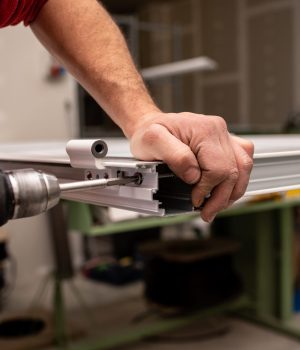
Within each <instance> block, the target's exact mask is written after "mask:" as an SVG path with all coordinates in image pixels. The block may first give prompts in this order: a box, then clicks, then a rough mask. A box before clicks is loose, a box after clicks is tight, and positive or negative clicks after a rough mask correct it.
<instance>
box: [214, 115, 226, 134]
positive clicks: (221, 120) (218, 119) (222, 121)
mask: <svg viewBox="0 0 300 350" xmlns="http://www.w3.org/2000/svg"><path fill="white" fill-rule="evenodd" d="M214 119H215V123H216V124H217V125H218V127H220V128H222V129H225V130H226V131H227V123H226V121H225V119H224V118H222V117H219V116H215V117H214Z"/></svg>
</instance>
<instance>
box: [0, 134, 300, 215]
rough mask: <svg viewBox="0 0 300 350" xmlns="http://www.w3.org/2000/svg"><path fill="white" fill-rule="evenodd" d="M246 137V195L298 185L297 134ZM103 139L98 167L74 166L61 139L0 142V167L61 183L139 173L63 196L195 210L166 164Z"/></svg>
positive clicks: (152, 209) (167, 210)
mask: <svg viewBox="0 0 300 350" xmlns="http://www.w3.org/2000/svg"><path fill="white" fill-rule="evenodd" d="M246 138H249V139H250V140H252V141H253V142H254V145H255V147H256V151H255V155H254V167H253V171H252V174H251V178H250V181H249V185H248V188H247V191H246V194H245V196H253V195H257V194H266V193H273V192H279V191H280V192H281V191H287V190H291V189H299V188H300V137H299V136H297V135H292V136H291V135H284V136H246ZM105 142H106V143H107V145H108V157H105V158H102V159H101V165H102V166H103V167H102V168H99V167H98V166H97V164H95V162H94V159H92V158H91V159H90V162H89V163H86V164H85V166H83V164H82V165H81V166H79V167H77V168H73V167H72V166H71V162H70V159H69V158H68V155H67V154H66V152H65V143H44V144H39V147H38V148H37V147H36V144H34V143H33V144H31V146H28V145H3V146H0V167H1V168H2V169H3V170H9V169H11V170H12V169H23V168H29V167H30V168H33V169H36V170H41V171H45V172H47V173H50V174H53V175H55V176H56V177H58V178H59V181H60V182H61V183H69V182H72V181H81V180H85V181H89V180H90V179H98V178H99V179H107V178H117V177H118V176H119V175H120V173H121V172H122V174H123V175H125V176H136V174H137V173H138V174H140V176H141V178H142V181H141V183H139V184H137V183H130V184H126V185H122V186H113V187H110V188H104V189H101V188H95V189H87V190H84V191H70V192H66V193H64V194H63V198H65V199H69V200H75V201H81V202H86V203H91V204H95V205H103V206H112V207H118V208H122V209H127V210H134V211H137V212H141V213H146V214H151V215H159V216H163V215H168V214H176V213H185V212H191V211H193V210H194V208H193V206H192V202H191V189H192V187H191V186H190V185H187V184H185V183H184V182H182V181H181V180H180V179H179V178H178V177H176V176H175V175H174V174H173V173H172V172H171V171H170V170H169V169H168V167H167V166H166V165H165V164H163V163H162V162H145V161H139V160H136V159H134V158H132V157H130V153H129V147H128V143H127V142H126V141H125V140H124V139H121V140H116V139H115V140H105ZM126 147H127V148H126ZM125 149H126V151H124V150H125ZM111 150H113V151H111ZM118 150H120V151H118ZM126 152H127V153H126ZM120 154H121V156H120ZM118 155H119V156H118ZM84 161H85V160H84Z"/></svg>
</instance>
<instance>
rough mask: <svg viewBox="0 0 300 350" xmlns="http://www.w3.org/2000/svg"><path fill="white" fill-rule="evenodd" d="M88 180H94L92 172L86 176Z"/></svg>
mask: <svg viewBox="0 0 300 350" xmlns="http://www.w3.org/2000/svg"><path fill="white" fill-rule="evenodd" d="M86 177H87V179H88V180H92V179H93V174H92V173H91V172H88V173H87V175H86Z"/></svg>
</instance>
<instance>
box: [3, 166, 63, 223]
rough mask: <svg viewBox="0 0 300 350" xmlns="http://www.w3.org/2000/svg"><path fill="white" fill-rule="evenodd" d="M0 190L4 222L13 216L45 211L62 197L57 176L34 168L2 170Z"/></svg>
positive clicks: (20, 216) (27, 215)
mask: <svg viewBox="0 0 300 350" xmlns="http://www.w3.org/2000/svg"><path fill="white" fill-rule="evenodd" d="M0 191H1V192H2V194H1V197H4V198H1V201H2V208H1V210H0V212H1V215H0V225H3V224H4V223H6V221H8V220H10V219H18V218H25V217H30V216H34V215H38V214H40V213H43V212H45V211H47V210H48V209H50V208H52V207H54V206H55V205H56V204H57V203H58V202H59V199H60V187H59V183H58V180H57V178H56V177H55V176H53V175H50V174H46V173H43V172H39V171H36V170H33V169H22V170H13V171H7V172H1V174H0ZM2 209H4V210H2Z"/></svg>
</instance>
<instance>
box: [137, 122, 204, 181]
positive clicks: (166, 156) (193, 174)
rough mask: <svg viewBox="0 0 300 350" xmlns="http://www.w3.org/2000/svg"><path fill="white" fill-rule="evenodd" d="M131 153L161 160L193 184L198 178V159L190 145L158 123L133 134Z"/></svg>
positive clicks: (140, 156)
mask: <svg viewBox="0 0 300 350" xmlns="http://www.w3.org/2000/svg"><path fill="white" fill-rule="evenodd" d="M131 151H132V153H133V155H134V156H135V157H137V158H139V159H144V160H162V161H163V162H165V163H166V164H167V165H168V166H169V168H170V169H171V170H172V171H173V172H174V173H175V174H176V175H177V176H178V177H180V178H181V179H182V180H183V181H185V182H187V183H189V184H194V183H196V182H198V180H199V179H200V175H201V171H200V168H199V164H198V161H197V159H196V157H195V155H194V153H193V152H192V150H191V149H190V147H189V146H188V145H186V144H184V143H183V142H181V141H180V140H179V139H178V138H176V137H175V136H174V135H172V134H171V133H170V132H169V130H168V129H166V128H165V127H164V126H162V125H160V124H152V125H150V127H148V128H147V130H144V131H142V132H140V133H138V135H134V136H133V138H132V140H131Z"/></svg>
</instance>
